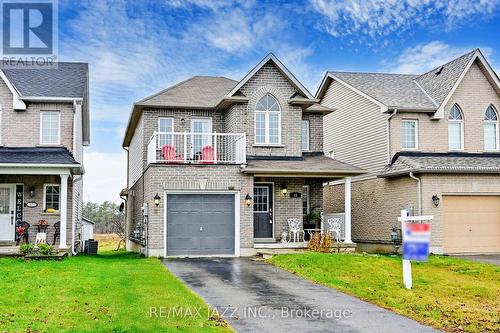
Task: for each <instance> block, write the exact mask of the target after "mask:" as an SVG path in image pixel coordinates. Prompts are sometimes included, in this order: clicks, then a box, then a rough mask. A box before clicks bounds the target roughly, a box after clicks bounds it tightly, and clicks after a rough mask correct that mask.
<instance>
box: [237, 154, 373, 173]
mask: <svg viewBox="0 0 500 333" xmlns="http://www.w3.org/2000/svg"><path fill="white" fill-rule="evenodd" d="M285 171H286V173H290V174H301V173H302V174H308V173H312V174H318V175H320V174H325V175H328V176H332V174H335V173H338V174H362V173H365V172H364V170H363V169H360V168H358V167H355V166H353V165H350V164H347V163H343V162H340V161H338V160H335V159H332V158H328V157H326V156H324V155H304V156H303V158H302V159H290V160H283V159H258V158H255V159H252V158H251V159H249V160H247V167H246V168H245V169H243V172H245V173H284V172H285Z"/></svg>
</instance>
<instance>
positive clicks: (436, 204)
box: [432, 194, 439, 207]
mask: <svg viewBox="0 0 500 333" xmlns="http://www.w3.org/2000/svg"><path fill="white" fill-rule="evenodd" d="M432 203H433V204H434V206H436V207H437V206H439V197H438V196H437V194H434V195H433V196H432Z"/></svg>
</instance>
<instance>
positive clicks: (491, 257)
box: [455, 254, 500, 266]
mask: <svg viewBox="0 0 500 333" xmlns="http://www.w3.org/2000/svg"><path fill="white" fill-rule="evenodd" d="M455 257H458V258H462V259H465V260H470V261H477V262H482V263H485V264H492V265H497V266H500V254H477V255H456V256H455Z"/></svg>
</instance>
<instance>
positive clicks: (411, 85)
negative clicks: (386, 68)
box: [329, 72, 436, 108]
mask: <svg viewBox="0 0 500 333" xmlns="http://www.w3.org/2000/svg"><path fill="white" fill-rule="evenodd" d="M329 73H330V74H332V75H333V76H335V77H337V78H339V79H340V80H342V81H344V82H346V83H347V84H349V85H351V86H353V87H354V88H356V89H358V90H360V91H362V92H364V93H365V94H367V95H368V96H370V97H372V98H374V99H376V100H377V101H379V102H380V103H382V104H384V105H386V106H397V107H404V108H411V107H415V108H435V107H436V106H435V105H434V103H432V101H431V100H430V99H429V98H428V97H427V96H426V95H425V93H424V92H423V91H422V89H420V88H419V87H418V85H416V84H415V82H414V81H413V80H415V79H416V78H417V77H418V76H417V75H411V74H386V73H351V72H329Z"/></svg>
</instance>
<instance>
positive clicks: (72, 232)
mask: <svg viewBox="0 0 500 333" xmlns="http://www.w3.org/2000/svg"><path fill="white" fill-rule="evenodd" d="M82 179H83V176H80V177H78V178H77V179H75V178H73V188H72V190H73V193H75V184H76V182H79V181H81V180H82ZM80 195H81V194H80V192H78V198H77V201H76V202H80ZM74 200H75V198H73V207H74V206H75V204H74V202H75V201H74ZM78 206H79V205H76V207H77V209H76V212H73V218H72V219H71V254H73V255H74V256H75V255H77V254H78V253H77V252H76V251H75V220H76V219H75V213H76V218H78Z"/></svg>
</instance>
